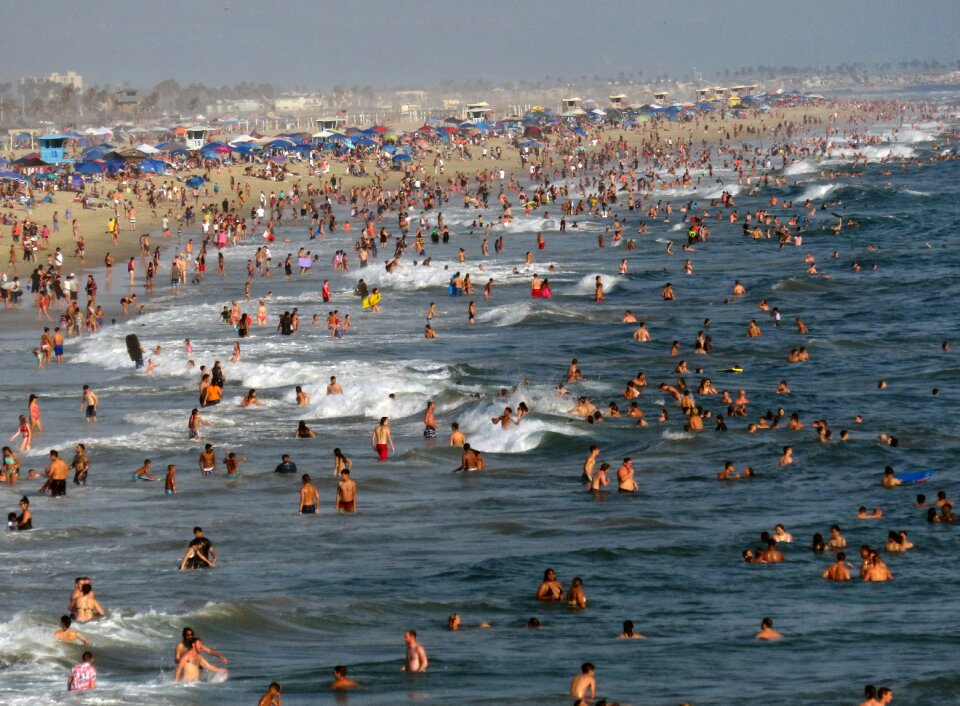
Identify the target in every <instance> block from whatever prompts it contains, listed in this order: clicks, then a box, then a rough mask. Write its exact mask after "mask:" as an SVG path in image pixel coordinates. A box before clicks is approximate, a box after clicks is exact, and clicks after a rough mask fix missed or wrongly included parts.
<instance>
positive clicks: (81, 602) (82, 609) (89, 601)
mask: <svg viewBox="0 0 960 706" xmlns="http://www.w3.org/2000/svg"><path fill="white" fill-rule="evenodd" d="M94 615H99V616H100V617H101V618H102V617H104V616H105V615H106V613H104V612H103V608H102V607H101V606H100V601H98V600H97V599H96V598H94V597H93V586H91V585H90V584H89V583H85V584H83V586H82V587H81V588H80V597H79V598H78V599H77V600H76V602H75V603H74V605H73V618H74V620H76V621H77V622H78V623H88V622H90V621H91V620H93V617H94Z"/></svg>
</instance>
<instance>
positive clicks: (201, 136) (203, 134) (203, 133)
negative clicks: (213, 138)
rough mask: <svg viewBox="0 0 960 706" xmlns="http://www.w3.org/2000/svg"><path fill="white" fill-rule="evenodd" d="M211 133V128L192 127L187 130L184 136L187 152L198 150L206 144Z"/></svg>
mask: <svg viewBox="0 0 960 706" xmlns="http://www.w3.org/2000/svg"><path fill="white" fill-rule="evenodd" d="M211 132H213V128H211V127H205V126H203V125H194V126H193V127H188V128H187V133H186V135H185V136H184V144H186V146H187V149H188V150H198V149H200V148H201V147H203V146H204V145H205V144H206V143H207V135H208V134H209V133H211Z"/></svg>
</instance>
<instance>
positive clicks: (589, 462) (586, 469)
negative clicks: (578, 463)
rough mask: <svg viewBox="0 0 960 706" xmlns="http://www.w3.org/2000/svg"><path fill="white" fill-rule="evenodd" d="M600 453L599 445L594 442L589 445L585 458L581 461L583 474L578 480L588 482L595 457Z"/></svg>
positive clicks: (594, 463) (590, 478)
mask: <svg viewBox="0 0 960 706" xmlns="http://www.w3.org/2000/svg"><path fill="white" fill-rule="evenodd" d="M599 455H600V447H599V446H597V445H596V444H594V445H593V446H591V447H590V451H589V453H587V458H586V460H584V462H583V475H581V476H580V482H581V483H586V484H589V483H590V482H591V481H592V480H593V467H594V466H595V465H596V463H597V457H598V456H599Z"/></svg>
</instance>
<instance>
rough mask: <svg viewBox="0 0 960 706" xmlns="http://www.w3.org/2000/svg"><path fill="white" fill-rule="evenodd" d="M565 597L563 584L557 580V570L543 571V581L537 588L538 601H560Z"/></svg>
mask: <svg viewBox="0 0 960 706" xmlns="http://www.w3.org/2000/svg"><path fill="white" fill-rule="evenodd" d="M562 599H563V584H562V583H560V582H559V581H557V572H555V571H554V570H553V569H547V570H546V571H544V572H543V581H542V582H541V583H540V587H539V588H537V600H538V601H559V600H562Z"/></svg>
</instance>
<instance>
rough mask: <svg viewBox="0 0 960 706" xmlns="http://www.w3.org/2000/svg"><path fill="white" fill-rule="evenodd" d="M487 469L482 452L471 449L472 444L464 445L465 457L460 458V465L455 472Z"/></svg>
mask: <svg viewBox="0 0 960 706" xmlns="http://www.w3.org/2000/svg"><path fill="white" fill-rule="evenodd" d="M486 467H487V464H486V462H485V461H484V460H483V457H482V456H481V455H480V452H479V451H477V450H475V449H472V448H470V444H464V445H463V455H462V456H461V457H460V465H459V466H457V467H456V468H454V469H453V472H454V473H457V472H459V471H482V470H483V469H484V468H486Z"/></svg>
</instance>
